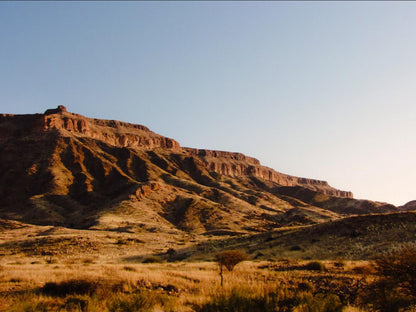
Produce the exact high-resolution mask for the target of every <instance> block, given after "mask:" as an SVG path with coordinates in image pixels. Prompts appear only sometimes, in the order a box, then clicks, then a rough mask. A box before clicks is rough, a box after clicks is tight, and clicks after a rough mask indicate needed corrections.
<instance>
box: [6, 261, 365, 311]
mask: <svg viewBox="0 0 416 312" xmlns="http://www.w3.org/2000/svg"><path fill="white" fill-rule="evenodd" d="M9 260H10V259H9ZM48 262H49V263H48ZM308 263H309V264H310V263H311V262H310V261H309V262H306V261H296V260H281V261H276V262H270V261H244V262H242V263H240V264H238V265H237V266H236V268H235V269H234V270H233V271H232V272H227V273H226V274H225V277H224V286H223V287H221V286H220V278H219V274H218V265H217V263H215V262H176V263H150V264H143V263H138V264H134V263H129V264H124V263H118V264H105V263H94V262H93V261H89V260H88V259H86V260H84V262H83V263H71V262H70V261H63V262H61V261H59V259H57V260H54V261H50V260H49V259H48V258H45V259H44V260H43V261H39V260H38V261H33V262H32V263H24V262H22V261H20V262H19V261H18V260H17V259H16V261H14V262H9V263H3V264H2V265H1V268H0V269H1V272H0V299H1V300H0V302H1V303H0V310H1V311H130V310H131V311H178V312H180V311H184V312H185V311H221V310H218V309H217V310H215V308H214V309H212V310H207V309H206V306H207V304H208V303H210V302H211V303H212V302H213V300H214V301H215V298H217V299H218V296H219V295H220V294H224V295H235V294H239V295H238V296H242V297H244V296H245V297H248V298H249V299H250V298H254V299H255V298H260V297H262V296H263V297H264V296H267V295H268V294H270V293H275V294H280V296H283V297H287V298H293V297H295V296H297V297H299V296H300V297H302V296H303V297H305V298H306V297H307V296H315V294H318V293H323V294H325V295H328V294H329V293H333V294H336V295H337V296H338V299H337V300H336V302H341V304H342V309H343V311H363V310H360V309H358V308H357V307H354V306H353V305H354V304H357V305H358V303H359V302H358V301H357V298H355V297H354V298H352V299H351V298H350V297H349V296H358V291H359V289H358V286H357V285H358V284H357V283H359V282H361V283H362V284H363V285H364V283H366V281H367V280H369V279H371V275H368V274H369V273H371V272H369V266H368V263H367V262H357V261H355V262H351V261H349V262H343V261H331V262H329V261H326V262H317V263H319V264H321V265H322V267H321V268H318V269H316V268H315V269H308V268H307V265H308ZM48 283H49V284H48ZM65 283H66V284H65ZM71 283H72V284H71ZM47 285H49V286H50V287H49V288H48V287H47ZM331 287H333V289H331ZM343 287H356V288H357V289H355V290H350V291H351V293H352V294H347V293H346V290H345V289H343ZM337 288H338V289H337ZM354 291H355V292H357V294H355V293H353V292H354ZM299 292H303V294H299ZM337 292H339V293H338V294H337ZM295 293H296V294H295ZM138 294H140V296H141V297H140V298H142V299H143V298H144V299H146V300H148V301H149V302H148V303H146V302H142V303H138V302H136V303H135V304H134V303H132V302H133V301H134V300H135V299H133V298H137V296H138ZM238 296H237V297H238ZM343 296H344V298H343ZM240 299H241V298H240ZM254 299H253V300H254ZM306 299H307V298H306ZM306 299H305V302H308V301H307V300H306ZM117 300H119V301H120V300H125V301H126V302H130V306H128V305H126V306H127V307H125V308H124V309H123V308H122V306H123V304H119V305H118V306H117V302H118V301H117ZM132 300H133V301H132ZM237 300H238V299H237ZM309 300H311V299H309ZM142 301H143V300H142ZM349 301H354V302H349ZM311 302H312V304H313V299H312V301H311ZM146 304H147V305H146ZM204 307H205V310H204ZM299 309H300V310H299ZM299 309H298V311H309V310H307V309H306V310H305V309H303V310H302V309H301V308H299ZM235 311H240V310H235ZM241 311H246V310H241ZM247 311H249V310H247ZM276 311H277V310H276ZM282 311H284V310H282ZM287 311H291V310H287ZM334 311H335V310H334ZM340 311H341V310H340Z"/></svg>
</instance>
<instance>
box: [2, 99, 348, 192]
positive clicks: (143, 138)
mask: <svg viewBox="0 0 416 312" xmlns="http://www.w3.org/2000/svg"><path fill="white" fill-rule="evenodd" d="M51 131H58V132H59V135H61V136H75V137H81V138H89V139H94V140H98V141H101V142H104V143H106V144H109V145H112V146H116V147H129V148H143V149H148V150H151V149H155V148H163V149H169V150H172V151H175V152H184V153H186V154H188V155H189V156H191V157H195V158H198V159H200V160H201V161H202V163H203V164H205V166H206V169H207V170H208V171H209V172H215V173H218V174H221V175H226V176H230V177H255V178H258V179H262V180H266V181H270V182H274V183H277V184H279V185H281V186H303V187H306V188H309V189H312V190H315V191H319V192H322V193H324V194H326V195H330V196H336V197H346V198H352V197H353V195H352V193H351V192H347V191H341V190H337V189H334V188H332V187H330V186H329V185H328V183H327V182H326V181H320V180H314V179H307V178H300V177H295V176H290V175H287V174H283V173H280V172H277V171H275V170H273V169H271V168H268V167H265V166H262V165H261V164H260V162H259V160H257V159H255V158H253V157H248V156H245V155H243V154H241V153H231V152H224V151H213V150H205V149H193V148H181V147H180V145H179V143H178V142H176V141H175V140H173V139H170V138H167V137H163V136H161V135H158V134H156V133H154V132H152V131H150V130H149V129H148V128H147V127H145V126H142V125H135V124H130V123H126V122H120V121H115V120H101V119H92V118H86V117H84V116H81V115H78V114H73V113H69V112H67V110H66V108H65V107H64V106H58V108H56V109H48V110H47V111H46V112H45V113H44V114H34V115H5V114H3V115H2V116H0V139H5V138H8V137H12V136H14V135H22V134H33V133H36V132H43V133H45V132H51Z"/></svg>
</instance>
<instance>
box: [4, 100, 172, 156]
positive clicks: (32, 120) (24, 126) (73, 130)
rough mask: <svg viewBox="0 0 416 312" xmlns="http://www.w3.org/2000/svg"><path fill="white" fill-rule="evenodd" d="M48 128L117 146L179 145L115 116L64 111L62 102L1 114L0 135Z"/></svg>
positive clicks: (169, 147) (47, 129)
mask: <svg viewBox="0 0 416 312" xmlns="http://www.w3.org/2000/svg"><path fill="white" fill-rule="evenodd" d="M48 131H59V132H60V134H61V135H62V136H67V135H75V136H79V137H87V138H91V139H95V140H100V141H103V142H105V143H107V144H110V145H114V146H118V147H132V148H135V147H139V148H147V149H153V148H167V149H179V148H180V145H179V143H178V142H176V141H175V140H173V139H170V138H167V137H164V136H161V135H158V134H156V133H154V132H152V131H150V130H149V129H148V128H147V127H145V126H142V125H135V124H130V123H126V122H120V121H116V120H101V119H92V118H86V117H84V116H82V115H78V114H73V113H69V112H67V110H66V108H65V107H64V106H58V108H56V109H48V110H46V112H45V113H44V114H32V115H11V114H3V115H1V116H0V138H1V139H7V138H9V137H12V136H15V135H17V136H20V135H25V134H26V135H29V134H33V133H34V132H48Z"/></svg>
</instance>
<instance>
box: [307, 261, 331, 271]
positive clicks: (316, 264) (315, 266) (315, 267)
mask: <svg viewBox="0 0 416 312" xmlns="http://www.w3.org/2000/svg"><path fill="white" fill-rule="evenodd" d="M303 268H304V269H305V270H309V271H324V270H325V269H326V268H325V265H324V264H323V263H322V262H320V261H311V262H308V263H307V264H305V265H304V266H303Z"/></svg>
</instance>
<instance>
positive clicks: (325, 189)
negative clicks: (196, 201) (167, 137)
mask: <svg viewBox="0 0 416 312" xmlns="http://www.w3.org/2000/svg"><path fill="white" fill-rule="evenodd" d="M184 150H185V151H186V152H188V153H189V154H191V155H194V156H197V157H199V158H200V159H201V160H202V161H203V162H204V164H205V165H206V167H207V169H208V170H209V171H212V172H216V173H219V174H222V175H227V176H231V177H241V176H246V177H255V178H259V179H262V180H266V181H271V182H275V183H277V184H279V185H282V186H303V187H307V188H310V189H312V190H315V191H320V192H322V193H324V194H326V195H331V196H336V197H346V198H352V197H353V194H352V193H351V192H347V191H341V190H337V189H335V188H333V187H331V186H329V185H328V182H326V181H321V180H315V179H307V178H299V177H295V176H291V175H287V174H283V173H280V172H277V171H275V170H273V169H271V168H268V167H265V166H262V165H261V164H260V161H259V160H257V159H256V158H253V157H247V156H245V155H244V154H241V153H231V152H224V151H211V150H205V149H193V148H184Z"/></svg>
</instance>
